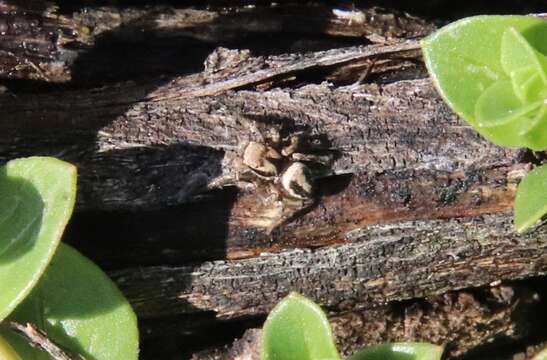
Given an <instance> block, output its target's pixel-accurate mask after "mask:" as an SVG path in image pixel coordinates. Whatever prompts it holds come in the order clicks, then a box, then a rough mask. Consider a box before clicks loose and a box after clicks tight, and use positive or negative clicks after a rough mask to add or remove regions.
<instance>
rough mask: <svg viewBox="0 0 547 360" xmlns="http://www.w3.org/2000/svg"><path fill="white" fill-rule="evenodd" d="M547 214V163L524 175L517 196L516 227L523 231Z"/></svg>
mask: <svg viewBox="0 0 547 360" xmlns="http://www.w3.org/2000/svg"><path fill="white" fill-rule="evenodd" d="M545 214H547V165H543V166H540V167H538V168H536V169H534V170H532V171H531V172H530V173H528V174H527V175H526V177H524V179H523V180H522V181H521V183H520V184H519V186H518V189H517V195H516V198H515V227H516V229H517V232H519V233H522V232H524V231H526V230H527V229H529V228H530V227H532V226H534V224H536V223H537V222H538V221H539V220H540V219H541V218H542V217H543V216H544V215H545Z"/></svg>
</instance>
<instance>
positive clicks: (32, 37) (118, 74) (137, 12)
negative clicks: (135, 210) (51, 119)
mask: <svg viewBox="0 0 547 360" xmlns="http://www.w3.org/2000/svg"><path fill="white" fill-rule="evenodd" d="M70 9H72V11H70ZM433 29H434V26H433V25H431V24H430V23H428V22H426V21H424V20H421V19H419V18H416V17H413V16H410V15H408V14H406V13H402V12H397V11H387V10H383V9H380V8H363V9H359V8H354V9H352V10H350V9H344V8H335V7H330V6H326V5H324V4H319V3H316V4H311V3H307V4H306V5H299V4H283V3H282V4H278V5H276V6H274V5H270V6H242V5H234V6H232V7H222V8H214V7H212V8H210V9H209V10H205V9H196V8H195V7H194V8H192V7H190V8H184V7H173V6H161V5H160V6H148V7H127V6H125V7H121V6H120V7H116V6H109V7H101V6H93V5H87V6H85V7H81V6H80V7H79V6H78V4H72V6H70V5H69V6H67V5H63V9H59V8H58V7H55V6H54V5H52V4H50V3H46V2H44V3H40V2H30V3H21V4H17V5H16V4H4V3H2V4H0V34H1V35H0V39H2V42H1V43H0V78H5V79H32V80H41V81H47V82H66V81H68V80H72V82H73V83H76V84H77V83H81V82H82V81H83V82H87V83H97V82H98V81H99V80H101V81H103V82H104V81H112V80H115V79H118V80H121V79H132V80H137V79H139V78H150V77H152V76H159V75H162V74H181V73H184V72H186V73H188V72H189V71H192V70H196V66H199V65H200V63H201V62H202V61H203V58H204V57H205V56H206V55H207V53H208V52H210V51H211V50H212V49H213V48H214V47H215V46H217V44H224V45H225V46H230V47H235V48H242V45H243V46H247V48H254V50H256V51H259V52H266V53H267V52H270V53H272V52H277V53H279V52H280V51H282V50H285V51H289V50H293V51H309V50H312V49H313V48H321V47H322V48H326V47H341V46H344V45H347V44H348V42H347V40H345V39H347V38H357V39H358V40H357V41H356V42H358V41H360V42H362V43H368V42H370V40H372V41H375V42H386V41H391V40H393V39H395V38H399V39H400V38H416V37H420V36H423V35H425V34H427V33H429V32H431V31H432V30H433ZM274 34H275V36H276V39H277V41H276V43H275V44H271V43H270V49H269V50H268V49H267V48H264V49H260V47H264V43H265V42H264V41H263V40H260V37H263V36H272V35H274ZM253 36H254V37H256V38H257V39H256V40H255V41H253V40H252V39H251V38H252V37H253ZM295 37H296V38H300V42H299V44H296V42H295V41H294V38H295ZM321 37H322V38H321ZM335 39H338V40H335ZM337 41H338V42H337ZM344 41H345V42H344ZM276 47H277V49H276ZM188 48H191V49H192V51H188ZM200 56H201V58H200ZM128 65H129V66H128Z"/></svg>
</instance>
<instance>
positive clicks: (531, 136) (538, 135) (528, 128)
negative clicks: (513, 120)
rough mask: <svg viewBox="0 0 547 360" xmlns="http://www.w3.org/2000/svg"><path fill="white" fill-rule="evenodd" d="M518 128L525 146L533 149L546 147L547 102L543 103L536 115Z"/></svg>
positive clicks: (537, 149)
mask: <svg viewBox="0 0 547 360" xmlns="http://www.w3.org/2000/svg"><path fill="white" fill-rule="evenodd" d="M519 130H520V136H521V137H522V139H524V141H525V143H526V147H527V148H530V149H532V150H535V151H541V150H543V149H545V148H546V147H547V104H543V105H542V106H541V109H540V110H539V111H538V112H537V113H536V116H535V117H534V118H533V119H532V120H531V121H530V122H529V123H528V124H527V125H525V126H522V127H521V128H520V129H519Z"/></svg>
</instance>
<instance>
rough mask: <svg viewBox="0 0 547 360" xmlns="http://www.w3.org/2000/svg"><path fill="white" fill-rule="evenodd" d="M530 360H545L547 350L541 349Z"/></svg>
mask: <svg viewBox="0 0 547 360" xmlns="http://www.w3.org/2000/svg"><path fill="white" fill-rule="evenodd" d="M532 360H547V349H543V350H542V351H541V352H540V353H539V354H537V355H536V356H534V358H533V359H532Z"/></svg>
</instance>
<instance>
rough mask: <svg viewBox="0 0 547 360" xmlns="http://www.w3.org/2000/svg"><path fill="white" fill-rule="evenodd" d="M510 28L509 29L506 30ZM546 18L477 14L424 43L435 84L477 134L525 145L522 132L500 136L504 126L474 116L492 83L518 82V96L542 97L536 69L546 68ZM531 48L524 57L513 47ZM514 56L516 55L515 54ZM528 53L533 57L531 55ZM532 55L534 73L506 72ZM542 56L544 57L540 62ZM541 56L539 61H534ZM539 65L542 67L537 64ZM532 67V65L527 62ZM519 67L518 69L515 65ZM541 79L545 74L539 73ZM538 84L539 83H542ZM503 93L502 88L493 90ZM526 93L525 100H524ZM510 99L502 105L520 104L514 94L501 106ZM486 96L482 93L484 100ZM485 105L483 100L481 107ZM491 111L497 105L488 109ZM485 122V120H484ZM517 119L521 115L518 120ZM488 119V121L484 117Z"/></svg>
mask: <svg viewBox="0 0 547 360" xmlns="http://www.w3.org/2000/svg"><path fill="white" fill-rule="evenodd" d="M508 29H511V30H510V32H508V33H506V32H507V31H508ZM515 33H517V34H519V35H518V36H520V38H519V41H520V40H523V41H524V43H525V45H523V44H522V42H519V43H518V44H513V43H511V41H510V40H511V39H512V37H514V36H517V35H515ZM546 34H547V22H545V21H544V20H542V19H539V18H536V17H531V16H476V17H470V18H466V19H462V20H460V21H457V22H454V23H452V24H450V25H447V26H445V27H443V28H442V29H440V30H439V31H437V32H435V33H434V34H432V35H430V36H429V37H427V38H426V39H424V40H423V41H422V48H423V52H424V59H425V62H426V66H427V68H428V70H429V73H430V75H431V77H432V79H433V82H434V84H435V85H436V87H437V89H438V90H439V92H440V94H441V95H442V97H443V98H444V100H445V101H446V102H447V103H448V105H449V106H450V107H451V108H452V109H453V110H454V111H455V112H456V113H457V114H458V115H460V116H461V117H462V118H464V119H465V120H466V121H467V122H468V123H469V124H470V125H472V126H473V127H474V128H475V129H476V130H477V131H478V132H479V133H481V134H482V135H483V136H485V137H486V138H487V139H489V140H490V141H492V142H494V143H496V144H498V145H503V146H511V147H515V146H523V145H524V140H523V139H521V138H520V136H519V135H518V133H516V134H513V136H508V135H507V134H505V133H503V135H505V136H500V134H502V132H501V130H500V131H496V128H495V127H484V126H482V127H481V126H479V124H478V120H477V117H476V105H477V101H478V100H479V99H481V95H482V94H483V93H484V92H485V91H486V90H487V89H490V88H491V87H492V86H493V84H494V83H496V82H500V81H504V82H505V81H508V82H509V83H506V84H509V86H511V87H513V85H512V83H511V81H514V84H515V87H517V89H516V90H514V91H513V92H515V93H516V96H517V97H519V98H517V100H520V101H521V102H522V99H524V98H525V99H524V100H526V101H528V99H536V100H537V99H538V97H541V96H542V95H541V94H539V95H538V94H536V93H537V92H541V93H542V94H544V91H543V90H542V89H541V83H538V77H537V76H536V74H535V72H537V71H538V69H539V67H541V68H543V65H542V64H543V59H544V56H543V55H544V54H545V53H547V42H546V41H545V36H546ZM504 36H505V37H506V40H505V49H504V50H503V52H504V56H505V57H504V64H503V65H502V42H503V38H504ZM528 44H529V45H530V46H531V47H533V49H532V50H531V51H532V52H527V53H526V54H523V56H516V55H514V54H513V51H515V48H519V46H520V47H523V46H525V47H526V49H527V51H528V50H530V48H531V47H530V46H529V45H528ZM513 55H514V56H513ZM527 55H529V56H528V57H527ZM523 58H524V59H525V60H526V59H528V58H533V59H534V61H535V63H534V64H535V65H534V68H533V69H534V71H535V72H533V73H532V72H526V71H525V70H526V69H524V70H522V71H523V72H518V73H511V74H512V75H513V76H511V74H508V73H507V72H506V70H509V71H510V72H514V71H516V70H519V71H520V66H521V65H522V59H523ZM539 58H541V59H540V60H537V59H539ZM536 60H537V61H536ZM538 64H539V65H538ZM529 65H532V64H529ZM517 67H518V68H519V69H517ZM537 75H538V76H540V77H541V74H537ZM538 84H539V85H538ZM495 90H496V92H499V89H495ZM520 97H522V99H520ZM490 99H491V97H490ZM504 99H505V100H509V102H510V103H509V104H502V108H503V109H514V108H515V106H517V107H518V105H519V104H518V103H515V102H514V100H515V96H514V95H511V96H507V94H505V93H504V94H503V99H499V100H498V101H497V104H500V102H502V101H503V100H504ZM482 100H484V97H483V98H482ZM482 108H483V109H484V104H483V105H482ZM490 108H491V109H492V108H493V107H490ZM478 112H479V113H482V114H484V115H485V116H487V117H490V114H491V113H490V112H487V113H485V112H484V111H481V110H478ZM483 120H484V119H483ZM517 120H518V121H519V122H520V121H521V120H522V119H517ZM483 122H484V121H483Z"/></svg>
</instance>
